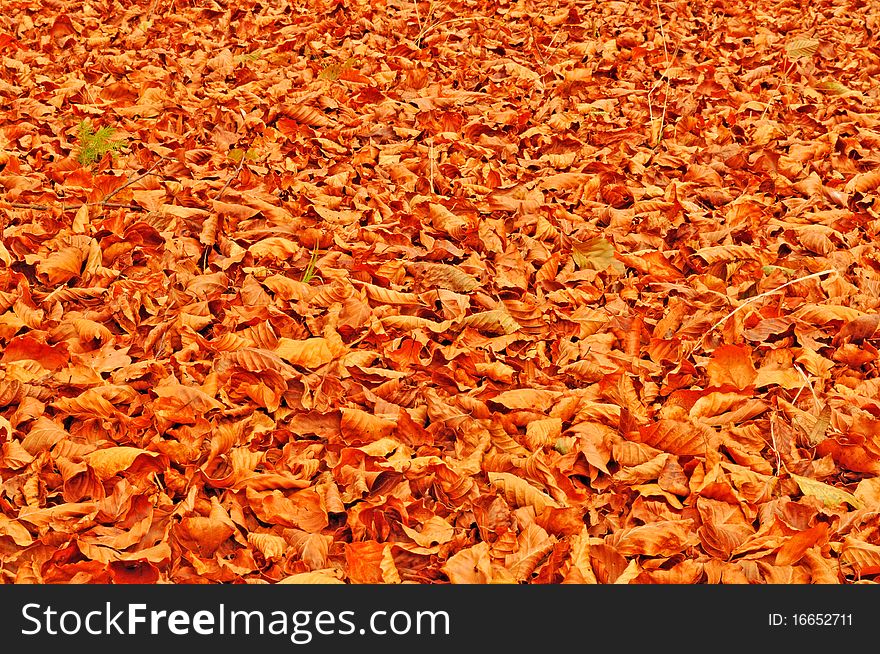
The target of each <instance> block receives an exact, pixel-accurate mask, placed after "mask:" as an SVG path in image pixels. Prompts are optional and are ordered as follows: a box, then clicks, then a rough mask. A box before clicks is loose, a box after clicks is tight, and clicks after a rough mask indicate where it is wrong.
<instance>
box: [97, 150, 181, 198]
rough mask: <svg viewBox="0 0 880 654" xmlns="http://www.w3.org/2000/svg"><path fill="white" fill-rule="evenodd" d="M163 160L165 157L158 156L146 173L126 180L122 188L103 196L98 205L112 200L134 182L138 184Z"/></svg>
mask: <svg viewBox="0 0 880 654" xmlns="http://www.w3.org/2000/svg"><path fill="white" fill-rule="evenodd" d="M164 160H165V157H163V156H162V155H161V154H160V155H159V160H158V161H156V162H154V163H153V165H152V166H150V167H149V168H147V172H145V173H143V174H142V175H138V176H137V177H133V178H132V179H130V180H128V181H127V182H126V183H125V184H123V185H122V186H120V187H119V188H118V189H116V190H115V191H111V192H110V193H108V194H107V195H105V196H104V197H103V198H102V199H101V202H100V203H99V204H103V203H105V202H106V201H107V200H109V199H110V198H112V197H113V196H114V195H116V194H117V193H119V191H121V190H122V189H124V188H126V187H127V186H131V185H132V184H134V183H135V182H139V181H140V180H142V179H143V178H144V177H147V176H148V175H149V174H150V173H152V172H153V169H154V168H155V167H156V166H158V165H159V164H160V163H162V162H163V161H164Z"/></svg>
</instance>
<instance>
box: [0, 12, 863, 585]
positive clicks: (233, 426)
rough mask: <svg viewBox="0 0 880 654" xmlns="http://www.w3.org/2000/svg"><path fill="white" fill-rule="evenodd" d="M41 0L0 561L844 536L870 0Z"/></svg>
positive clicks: (783, 555) (230, 565)
mask: <svg viewBox="0 0 880 654" xmlns="http://www.w3.org/2000/svg"><path fill="white" fill-rule="evenodd" d="M6 4H10V3H6ZM12 4H15V3H12ZM19 4H20V3H19ZM57 4H58V3H54V4H53V3H47V2H36V3H29V4H28V7H29V10H28V11H27V12H21V11H12V12H9V11H3V12H0V45H2V46H3V67H2V68H3V70H4V71H5V73H4V74H3V75H0V78H2V79H0V94H4V97H5V96H8V98H9V100H8V101H7V102H5V103H4V111H3V112H0V134H2V135H3V136H2V138H0V141H2V148H0V205H2V207H0V208H2V211H0V215H2V218H3V226H2V229H0V262H2V264H0V485H2V490H0V582H12V583H156V584H168V583H172V584H174V583H217V584H247V583H265V582H269V583H307V582H308V583H315V582H317V583H339V582H342V583H378V584H397V583H401V584H413V583H419V584H435V583H437V584H442V583H447V582H453V583H521V584H552V583H563V582H564V583H597V582H601V583H619V584H630V583H750V584H761V583H788V584H791V583H859V582H873V581H875V579H874V577H876V576H877V575H878V574H880V572H878V570H880V564H878V561H877V555H876V552H875V551H874V549H872V548H875V547H876V545H875V543H876V534H875V531H874V519H873V517H872V516H873V514H872V513H871V507H874V506H876V505H877V504H878V498H880V487H878V485H877V483H875V480H876V477H877V475H878V474H880V446H878V442H877V434H878V433H880V420H878V418H877V415H878V410H877V401H876V398H877V397H878V396H880V381H878V379H877V375H876V365H877V362H878V360H880V353H878V348H877V339H878V322H880V317H878V311H877V302H876V298H877V286H878V284H877V276H878V271H880V257H878V252H877V248H876V242H875V241H876V239H875V238H874V236H875V234H876V232H877V220H876V211H877V198H876V195H877V190H878V189H880V167H878V163H877V161H878V160H877V152H878V149H880V137H878V129H880V124H878V115H877V107H876V106H875V105H876V97H875V94H874V93H873V89H872V87H871V85H870V83H869V80H870V79H872V78H873V77H876V74H874V73H876V68H877V61H876V56H875V55H876V53H875V49H876V48H873V41H871V36H872V32H870V30H869V31H866V30H865V26H866V25H867V26H868V27H869V28H870V27H871V25H872V24H873V23H872V20H873V16H872V14H871V10H872V9H873V8H874V4H875V3H850V5H848V6H847V7H846V10H845V11H833V10H832V9H833V7H832V8H831V9H829V7H827V6H824V5H821V6H820V5H817V6H815V7H813V6H811V7H809V9H810V11H812V12H813V13H815V14H816V15H818V14H822V20H819V21H812V22H811V21H807V23H809V24H807V23H804V21H800V22H799V19H798V16H799V14H798V9H797V8H795V9H792V7H789V6H787V5H786V6H777V5H775V4H773V3H769V2H765V0H757V3H756V4H755V5H754V6H749V8H748V9H749V11H741V9H742V8H738V7H731V6H725V7H724V11H723V12H721V13H722V14H725V15H722V16H721V18H720V19H719V20H720V23H719V25H720V27H721V29H718V30H714V31H713V32H712V38H709V39H704V40H702V41H701V40H700V39H693V38H690V37H691V36H692V35H694V34H700V33H702V32H703V31H705V18H706V16H705V9H706V8H705V7H701V6H699V5H697V4H695V3H691V4H688V3H679V4H677V5H676V6H675V8H674V9H675V11H674V12H673V13H671V14H670V13H669V12H670V11H672V9H671V8H670V6H667V5H666V4H663V3H661V4H660V5H656V3H641V4H640V3H613V2H612V3H607V2H606V3H603V2H598V1H594V0H584V2H581V3H575V4H577V6H575V5H574V4H572V3H563V4H561V5H553V6H551V4H550V3H547V2H545V1H544V0H538V1H537V2H536V3H532V4H531V5H529V8H530V11H526V12H523V11H520V10H521V9H522V7H520V8H514V9H511V12H512V13H510V12H508V13H507V14H505V15H506V16H508V17H513V16H514V15H515V20H512V21H508V23H509V24H506V25H505V24H503V23H504V22H505V21H503V20H502V21H498V20H494V19H491V18H490V14H491V13H492V12H491V11H488V12H487V11H486V7H485V6H481V5H482V4H483V3H476V4H474V3H466V2H462V1H461V0H448V2H445V3H443V6H442V11H440V9H437V7H436V6H435V7H434V9H435V11H433V14H431V11H429V10H430V9H431V8H430V7H428V4H431V3H427V4H426V3H415V2H397V3H389V5H388V6H387V7H386V6H385V5H384V4H382V5H381V6H377V5H376V3H364V2H361V3H346V6H345V7H344V11H340V10H338V9H339V7H337V6H336V4H338V3H336V4H334V3H329V4H327V3H325V4H326V6H324V5H321V4H320V3H318V4H314V5H313V6H312V5H310V6H309V7H307V11H305V12H300V14H299V15H297V16H295V20H293V21H291V17H290V15H288V14H289V13H290V12H289V11H288V9H287V8H286V5H284V6H282V5H283V3H282V5H279V6H274V5H273V3H268V4H267V3H263V4H265V5H266V6H261V7H260V8H259V11H256V12H254V11H250V10H249V8H248V7H247V6H242V7H240V8H239V9H241V10H240V11H226V12H225V13H223V12H222V11H221V12H220V13H218V12H217V11H214V9H216V7H214V8H213V9H212V8H211V7H210V6H208V5H211V3H207V5H206V6H208V8H207V9H206V8H205V6H202V5H203V4H205V3H185V2H178V3H158V4H157V3H155V2H153V3H152V4H155V5H156V7H153V8H152V9H155V11H153V10H152V9H151V10H150V11H149V12H148V13H149V16H147V14H146V13H143V12H142V13H143V15H140V14H138V15H135V14H136V13H137V12H135V13H131V12H134V11H135V9H138V8H140V9H144V4H145V3H137V7H134V5H133V7H134V8H132V9H131V12H129V13H128V14H126V15H121V14H119V13H118V12H117V13H115V14H114V13H113V12H112V11H110V9H111V8H110V7H109V6H107V5H106V4H102V3H66V4H65V3H62V5H58V6H56V5H57ZM150 4H151V3H146V5H150ZM219 4H221V5H224V4H225V3H219ZM276 4H277V3H276ZM436 4H437V3H434V5H436ZM502 4H503V3H502ZM728 4H729V3H728ZM789 4H790V3H789ZM826 4H827V3H826ZM832 4H833V3H832ZM126 6H127V5H126ZM160 9H161V10H160ZM221 9H222V8H221ZM715 9H718V8H717V7H716V8H715ZM144 11H146V10H145V9H144ZM285 12H287V13H285ZM426 12H427V13H426ZM438 12H439V13H438ZM817 12H818V13H817ZM502 13H503V12H502ZM716 13H718V12H716ZM429 14H430V16H429ZM719 15H721V14H719ZM138 16H139V17H138ZM426 16H428V18H426ZM132 17H134V18H132ZM145 17H146V18H149V20H142V19H144V18H145ZM808 18H809V17H808ZM120 21H122V22H121V23H120ZM120 25H122V27H123V28H125V27H126V26H127V28H126V29H118V28H119V26H120ZM658 25H659V28H658ZM658 29H659V31H658ZM872 29H873V28H872ZM108 30H109V31H108ZM874 31H876V30H874ZM340 35H344V38H342V37H341V36H340ZM682 35H685V37H682ZM688 35H690V36H688ZM682 38H684V40H682ZM208 46H210V47H208ZM475 46H479V47H475ZM35 53H36V54H35ZM37 55H38V56H37ZM169 61H172V62H173V64H174V67H175V70H177V71H178V72H180V71H184V72H185V74H182V75H177V76H176V77H175V82H174V84H172V85H169V84H168V62H169ZM529 62H531V64H533V65H531V64H529ZM707 62H709V64H711V65H709V64H707ZM527 64H528V65H527ZM95 71H99V72H98V73H95ZM47 80H48V81H47ZM646 80H647V81H648V83H646ZM478 87H479V89H480V90H469V89H477V88H478ZM89 126H90V127H91V128H92V131H94V132H97V131H98V130H103V131H102V132H101V133H102V134H108V133H111V132H112V134H113V136H112V139H111V141H112V144H111V145H110V147H111V148H113V149H112V150H110V151H103V146H100V145H99V146H98V147H96V148H95V149H96V152H95V153H94V154H95V156H94V157H92V156H91V154H90V147H89V141H90V140H91V137H89V136H88V134H89ZM105 128H106V129H105ZM100 140H101V139H97V141H100ZM792 472H793V473H794V474H791V473H792Z"/></svg>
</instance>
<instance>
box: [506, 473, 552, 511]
mask: <svg viewBox="0 0 880 654" xmlns="http://www.w3.org/2000/svg"><path fill="white" fill-rule="evenodd" d="M489 482H490V483H491V484H492V485H493V486H495V487H496V488H499V489H500V490H501V491H502V492H503V493H504V496H505V497H506V498H507V501H508V502H509V503H510V504H512V505H514V506H516V507H521V506H533V507H535V512H536V513H541V511H543V510H544V509H546V508H548V507H549V508H553V509H559V508H561V507H562V505H561V504H559V502H557V501H556V500H554V499H553V498H552V497H550V496H549V495H547V493H544V492H541V491H539V490H538V489H537V488H535V487H534V486H532V485H531V484H530V483H529V482H527V481H526V480H525V479H521V478H520V477H517V476H516V475H512V474H510V473H509V472H490V473H489Z"/></svg>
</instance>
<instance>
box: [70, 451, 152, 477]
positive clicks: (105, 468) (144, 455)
mask: <svg viewBox="0 0 880 654" xmlns="http://www.w3.org/2000/svg"><path fill="white" fill-rule="evenodd" d="M139 457H140V458H141V459H147V460H149V459H153V460H154V461H153V463H154V464H155V466H156V469H157V470H161V469H162V468H163V467H164V466H163V464H162V461H161V459H162V458H163V457H162V455H161V454H159V453H158V452H148V451H147V450H142V449H141V448H139V447H108V448H104V449H102V450H95V451H94V452H92V453H91V454H87V455H86V456H85V457H83V458H84V459H85V461H86V463H88V464H89V466H90V467H91V468H92V469H93V470H94V471H95V472H96V473H97V475H98V476H99V477H100V478H101V479H109V478H111V477H113V476H115V475H117V474H119V473H120V472H123V471H125V470H128V469H129V468H131V467H132V466H133V465H134V464H135V462H136V461H137V459H138V458H139Z"/></svg>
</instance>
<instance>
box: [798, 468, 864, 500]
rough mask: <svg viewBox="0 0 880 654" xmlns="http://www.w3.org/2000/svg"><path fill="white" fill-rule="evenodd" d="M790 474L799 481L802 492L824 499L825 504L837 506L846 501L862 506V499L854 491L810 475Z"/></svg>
mask: <svg viewBox="0 0 880 654" xmlns="http://www.w3.org/2000/svg"><path fill="white" fill-rule="evenodd" d="M788 474H789V476H790V477H791V478H792V479H794V480H795V481H796V482H797V485H798V486H799V487H800V489H801V492H802V493H803V494H804V495H809V496H810V497H816V498H818V499H820V500H822V501H823V502H824V503H825V506H830V507H837V506H840V505H841V504H844V503H846V504H849V505H850V506H851V507H853V508H854V509H860V508H862V503H861V501H859V499H858V498H857V497H856V496H855V495H853V494H852V493H848V492H846V491H845V490H841V489H839V488H835V487H834V486H829V485H828V484H823V483H822V482H821V481H816V480H815V479H810V478H809V477H801V476H800V475H795V474H792V473H788Z"/></svg>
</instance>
